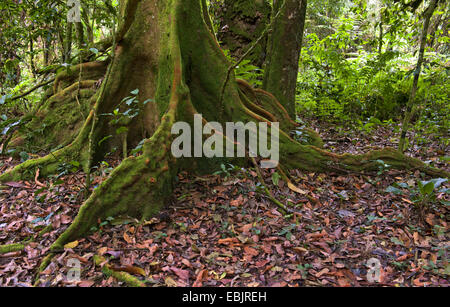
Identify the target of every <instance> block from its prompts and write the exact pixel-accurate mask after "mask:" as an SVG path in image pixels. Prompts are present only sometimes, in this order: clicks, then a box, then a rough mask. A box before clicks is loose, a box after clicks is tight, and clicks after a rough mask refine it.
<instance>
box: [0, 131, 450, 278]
mask: <svg viewBox="0 0 450 307" xmlns="http://www.w3.org/2000/svg"><path fill="white" fill-rule="evenodd" d="M315 126H316V127H317V128H318V130H319V131H321V132H322V137H323V138H324V139H325V140H326V141H327V144H326V148H328V149H330V150H332V151H334V152H341V153H342V152H350V153H360V152H364V151H367V150H370V149H373V148H374V147H377V146H378V147H385V146H393V143H392V142H393V141H395V140H394V134H393V132H392V129H391V128H389V127H380V128H378V129H375V130H374V131H372V132H371V133H370V134H367V133H358V132H355V130H354V129H341V128H337V126H336V125H331V124H319V123H316V125H315ZM323 132H326V133H323ZM428 141H429V144H427V145H421V146H419V145H415V146H413V147H412V150H411V151H410V152H408V154H409V155H413V156H415V157H418V158H421V159H422V160H424V161H430V162H431V163H434V164H435V165H436V166H438V167H441V168H447V169H448V168H449V164H448V162H447V164H445V162H443V160H442V159H441V158H442V157H443V156H448V155H449V148H442V146H439V145H438V144H439V138H438V137H434V138H433V137H429V138H428ZM19 162H20V161H17V160H13V159H11V158H6V157H3V158H2V159H1V162H0V172H3V171H5V170H6V169H7V168H9V167H11V166H13V165H15V164H18V163H19ZM117 163H118V161H115V162H111V164H113V165H114V164H117ZM102 170H103V171H104V169H102ZM100 173H101V170H99V172H98V176H97V177H96V178H95V181H94V186H95V185H98V184H99V183H100V182H101V181H102V180H104V176H102V175H101V174H100ZM292 175H293V177H294V178H296V182H295V184H296V185H297V189H296V190H297V191H296V192H295V191H293V190H291V189H290V188H289V187H288V186H287V184H286V183H284V182H283V181H282V180H281V179H278V178H277V176H276V175H273V174H271V173H269V172H267V173H264V176H265V179H266V185H267V186H269V188H270V189H271V190H272V193H273V194H274V196H275V197H276V198H277V199H278V200H279V201H281V202H282V203H285V204H287V203H288V202H289V203H291V205H292V208H294V210H295V213H293V214H290V215H287V216H284V215H283V214H282V213H281V212H280V211H279V209H278V207H277V206H276V205H275V204H273V203H272V202H271V201H270V200H269V199H268V198H267V196H266V195H265V194H264V192H263V191H262V189H261V184H260V183H258V177H257V174H256V172H255V171H254V170H252V169H245V170H242V169H241V170H239V169H236V168H232V167H230V168H228V166H227V167H226V168H225V169H224V171H223V173H221V174H217V175H211V176H207V177H195V176H191V175H188V174H184V173H182V174H179V176H178V178H179V184H178V186H177V187H176V189H175V192H174V197H173V200H172V201H171V202H170V203H168V204H167V208H166V209H164V210H163V211H162V212H161V214H160V215H159V216H158V217H156V218H154V219H152V220H151V221H148V222H147V223H144V224H142V223H141V224H140V223H138V222H137V221H135V220H133V219H130V218H127V217H123V218H116V219H108V220H107V221H105V222H103V223H101V224H99V227H98V228H99V229H97V230H96V231H94V232H93V233H92V234H91V235H90V236H88V237H86V238H84V239H81V240H78V241H75V242H72V243H71V244H69V245H67V246H66V249H65V250H64V251H61V253H58V254H57V255H56V256H55V257H54V258H53V260H52V262H51V263H50V265H49V266H48V267H47V269H46V270H45V271H43V272H42V273H41V274H40V276H39V280H40V282H39V286H85V287H89V286H94V287H98V286H124V285H125V284H124V283H123V282H122V281H119V280H117V279H115V278H114V277H112V276H107V275H106V274H104V273H103V271H102V268H101V266H103V265H106V264H108V265H109V267H110V268H111V269H112V270H113V271H118V272H127V273H129V274H132V275H134V276H135V277H136V278H138V279H140V280H142V281H144V282H145V283H146V284H147V285H149V286H449V285H450V282H449V274H450V266H449V263H448V252H449V248H450V240H449V239H450V232H449V227H448V226H449V225H448V221H449V207H448V201H449V200H450V199H449V198H450V197H449V196H450V194H449V193H448V191H449V190H448V188H449V187H450V184H449V182H448V181H447V182H446V183H444V184H442V185H441V186H440V187H439V188H438V189H436V191H435V194H434V196H435V197H436V199H435V200H433V201H430V202H426V203H425V204H424V205H423V206H422V207H421V206H420V205H419V204H417V203H415V198H414V192H415V191H418V187H417V185H418V181H419V180H426V179H431V178H425V177H421V175H420V174H419V173H417V172H416V173H413V172H401V171H396V170H389V169H385V170H383V169H380V172H379V173H374V174H370V175H365V174H348V175H344V176H343V175H338V174H332V173H330V174H319V173H304V172H299V171H294V172H292ZM83 180H84V174H83V173H81V172H78V173H75V174H68V175H63V176H61V177H60V178H59V179H56V178H53V179H49V180H47V181H45V180H43V179H37V180H35V181H31V182H11V183H7V184H5V185H3V186H2V187H1V189H0V245H2V244H10V243H19V242H23V241H25V240H27V239H29V238H33V242H32V243H29V244H28V245H27V247H26V248H25V251H19V252H12V253H9V254H3V255H0V286H31V285H32V284H33V282H34V278H35V276H36V272H37V269H38V267H39V264H40V262H41V260H42V258H43V256H45V255H46V254H47V253H48V248H49V246H50V245H51V243H52V242H53V241H54V240H55V239H56V238H57V237H58V235H59V234H61V232H62V231H64V229H66V228H67V226H68V225H69V224H70V223H71V221H72V220H73V218H74V217H75V215H76V213H77V211H78V209H79V207H80V205H81V203H82V198H83V193H82V190H83ZM274 183H278V185H277V186H275V185H274ZM394 183H404V185H403V188H402V187H401V186H397V189H393V188H389V187H390V186H392V185H393V184H394ZM388 188H389V190H388V191H390V192H388V191H386V189H388ZM446 202H447V203H446ZM443 203H446V205H444V204H443ZM421 208H424V210H421ZM48 225H52V230H51V231H49V232H47V233H45V234H43V235H42V236H39V235H38V233H39V231H41V230H42V229H43V228H44V227H46V226H48ZM96 254H97V255H103V257H104V258H105V259H106V261H105V262H104V263H102V264H101V265H100V266H96V265H95V264H94V261H93V256H94V255H96ZM70 259H76V260H77V262H79V263H80V267H81V278H80V280H79V281H77V282H69V281H68V280H67V276H68V273H69V270H70V269H71V267H70V266H69V265H68V263H70V261H69V260H70ZM370 259H376V260H372V261H375V262H374V263H377V262H379V265H380V269H379V272H380V274H379V279H378V280H377V281H374V280H372V281H370V280H371V278H368V273H370V272H369V271H370V270H371V269H370V268H369V267H368V261H369V260H370ZM72 262H73V261H72ZM368 279H369V280H368Z"/></svg>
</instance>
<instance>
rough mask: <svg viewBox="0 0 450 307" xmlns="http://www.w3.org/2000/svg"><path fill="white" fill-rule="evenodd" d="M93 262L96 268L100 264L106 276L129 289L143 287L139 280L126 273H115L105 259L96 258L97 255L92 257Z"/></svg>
mask: <svg viewBox="0 0 450 307" xmlns="http://www.w3.org/2000/svg"><path fill="white" fill-rule="evenodd" d="M94 262H95V264H96V265H97V266H100V265H102V264H104V265H103V267H102V271H103V273H104V274H105V275H106V276H108V277H109V276H112V277H114V278H115V279H117V280H118V281H121V282H124V283H125V284H127V285H128V286H130V287H145V286H146V285H145V283H144V282H143V281H141V280H139V279H137V278H136V277H134V276H132V275H130V274H128V273H126V272H118V271H115V270H113V269H112V268H111V266H110V265H109V264H107V263H105V262H106V259H105V258H104V257H102V256H98V255H94Z"/></svg>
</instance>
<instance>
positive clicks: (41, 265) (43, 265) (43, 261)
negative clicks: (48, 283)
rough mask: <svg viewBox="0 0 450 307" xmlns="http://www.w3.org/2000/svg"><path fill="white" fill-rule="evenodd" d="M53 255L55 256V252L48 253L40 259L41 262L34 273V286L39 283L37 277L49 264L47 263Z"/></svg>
mask: <svg viewBox="0 0 450 307" xmlns="http://www.w3.org/2000/svg"><path fill="white" fill-rule="evenodd" d="M54 256H55V254H53V253H50V254H48V255H47V256H45V257H44V258H43V259H42V261H41V264H40V265H39V269H38V271H37V273H36V277H35V278H34V286H35V287H37V286H38V285H39V281H40V279H39V277H40V276H41V272H43V271H44V270H45V269H46V268H47V267H48V266H49V264H50V262H51V261H52V259H53V257H54Z"/></svg>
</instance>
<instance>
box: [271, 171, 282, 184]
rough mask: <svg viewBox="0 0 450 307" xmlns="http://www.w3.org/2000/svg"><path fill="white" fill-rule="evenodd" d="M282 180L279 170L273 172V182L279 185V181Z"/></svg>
mask: <svg viewBox="0 0 450 307" xmlns="http://www.w3.org/2000/svg"><path fill="white" fill-rule="evenodd" d="M279 181H280V174H278V172H275V173H273V174H272V182H273V184H274V185H276V186H278V183H279Z"/></svg>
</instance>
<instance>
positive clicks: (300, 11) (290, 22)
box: [263, 0, 307, 119]
mask: <svg viewBox="0 0 450 307" xmlns="http://www.w3.org/2000/svg"><path fill="white" fill-rule="evenodd" d="M284 1H285V2H284V3H285V4H284V7H282V6H283V0H274V4H273V12H275V13H273V14H272V16H273V15H274V14H276V12H278V10H280V9H282V12H281V16H280V17H279V18H278V19H277V20H276V21H275V24H274V26H273V30H272V34H271V35H270V38H269V44H268V52H267V56H268V57H267V59H266V66H265V75H264V82H263V89H264V90H266V91H268V92H270V93H272V94H273V95H274V96H275V97H276V98H277V99H278V100H279V101H280V103H281V104H282V105H283V106H284V107H285V108H286V110H287V111H288V113H289V115H290V116H291V117H292V118H294V119H295V94H296V88H297V75H298V61H299V57H300V52H301V47H302V41H303V31H304V27H305V18H306V8H307V0H284Z"/></svg>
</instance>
